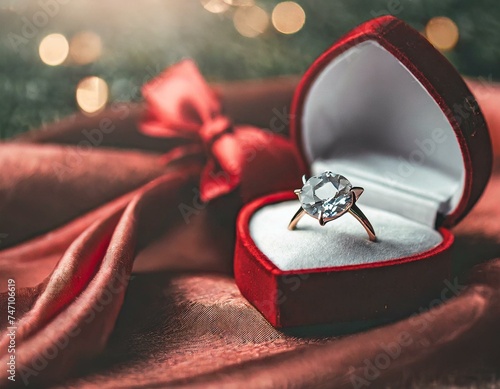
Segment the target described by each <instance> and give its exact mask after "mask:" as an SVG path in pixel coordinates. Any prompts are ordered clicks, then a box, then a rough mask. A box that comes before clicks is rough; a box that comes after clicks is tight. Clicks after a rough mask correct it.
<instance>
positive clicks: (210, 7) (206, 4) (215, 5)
mask: <svg viewBox="0 0 500 389" xmlns="http://www.w3.org/2000/svg"><path fill="white" fill-rule="evenodd" d="M201 5H203V8H205V9H206V10H207V11H208V12H212V13H214V14H220V13H222V12H226V11H227V10H228V8H229V4H228V3H226V2H225V1H224V0H201Z"/></svg>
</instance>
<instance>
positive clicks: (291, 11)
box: [272, 1, 306, 34]
mask: <svg viewBox="0 0 500 389" xmlns="http://www.w3.org/2000/svg"><path fill="white" fill-rule="evenodd" d="M272 22H273V26H274V28H275V29H276V30H278V31H279V32H281V33H283V34H294V33H296V32H297V31H299V30H300V29H301V28H302V26H303V25H304V23H305V22H306V13H305V12H304V10H303V9H302V7H301V6H300V5H298V4H297V3H295V2H293V1H283V2H282V3H279V4H277V5H276V7H274V9H273V13H272Z"/></svg>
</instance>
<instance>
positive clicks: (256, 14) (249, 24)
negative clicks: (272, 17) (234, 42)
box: [233, 6, 269, 38]
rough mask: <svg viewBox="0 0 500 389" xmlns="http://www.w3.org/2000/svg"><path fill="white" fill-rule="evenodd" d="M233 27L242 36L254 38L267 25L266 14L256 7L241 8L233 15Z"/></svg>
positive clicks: (267, 17)
mask: <svg viewBox="0 0 500 389" xmlns="http://www.w3.org/2000/svg"><path fill="white" fill-rule="evenodd" d="M233 23H234V27H235V28H236V30H237V31H238V32H239V33H240V34H241V35H243V36H246V37H248V38H255V37H256V36H258V35H260V34H262V33H263V32H264V31H266V29H267V26H268V25H269V16H268V15H267V12H266V11H264V10H263V9H262V8H260V7H257V6H252V7H241V8H238V9H237V10H236V12H235V13H234V19H233Z"/></svg>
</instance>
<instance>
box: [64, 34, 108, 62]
mask: <svg viewBox="0 0 500 389" xmlns="http://www.w3.org/2000/svg"><path fill="white" fill-rule="evenodd" d="M101 54H102V42H101V37H100V36H99V35H97V34H96V33H94V32H92V31H82V32H79V33H78V34H76V35H75V36H74V37H73V38H71V41H70V44H69V56H70V58H71V61H72V62H74V63H76V64H78V65H86V64H89V63H92V62H95V61H96V60H97V59H98V58H99V57H100V56H101Z"/></svg>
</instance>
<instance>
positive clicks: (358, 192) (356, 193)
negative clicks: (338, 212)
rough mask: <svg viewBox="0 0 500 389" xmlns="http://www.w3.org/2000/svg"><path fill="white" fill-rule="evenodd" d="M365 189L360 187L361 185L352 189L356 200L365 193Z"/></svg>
mask: <svg viewBox="0 0 500 389" xmlns="http://www.w3.org/2000/svg"><path fill="white" fill-rule="evenodd" d="M364 191H365V190H364V189H363V188H360V187H359V186H355V187H354V188H352V189H351V192H352V193H353V195H354V201H358V199H359V198H360V196H361V195H362V194H363V192H364Z"/></svg>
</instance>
